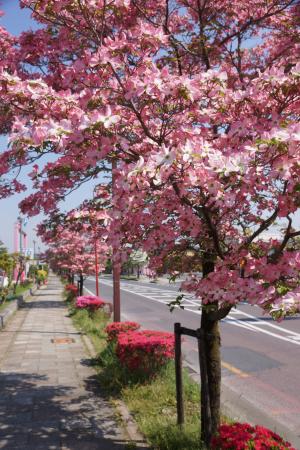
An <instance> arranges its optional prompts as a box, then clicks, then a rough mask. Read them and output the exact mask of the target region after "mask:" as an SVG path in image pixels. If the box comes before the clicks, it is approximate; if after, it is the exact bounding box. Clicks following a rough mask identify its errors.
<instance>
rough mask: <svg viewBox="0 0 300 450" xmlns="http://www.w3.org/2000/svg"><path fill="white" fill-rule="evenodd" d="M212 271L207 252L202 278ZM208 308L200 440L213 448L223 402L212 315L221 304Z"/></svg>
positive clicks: (204, 310)
mask: <svg viewBox="0 0 300 450" xmlns="http://www.w3.org/2000/svg"><path fill="white" fill-rule="evenodd" d="M213 270H214V262H213V261H212V260H210V259H209V258H207V257H205V255H204V258H203V263H202V271H203V277H206V276H207V275H208V274H209V273H210V272H212V271H213ZM209 309H210V310H208V308H206V307H205V305H203V307H202V314H201V345H202V346H203V349H202V358H205V363H204V364H203V363H202V365H201V367H200V370H201V379H202V380H203V379H207V383H208V392H204V393H203V394H204V395H203V396H202V395H201V439H202V441H203V442H204V443H205V445H206V447H207V448H210V441H211V438H212V436H213V435H214V434H216V432H217V430H218V428H219V425H220V403H221V355H220V331H219V320H215V319H214V318H213V317H212V316H213V315H214V314H213V313H214V311H216V310H217V309H218V304H217V303H216V304H214V303H212V304H210V305H209ZM200 361H201V359H200ZM201 389H202V387H201ZM207 398H208V401H207Z"/></svg>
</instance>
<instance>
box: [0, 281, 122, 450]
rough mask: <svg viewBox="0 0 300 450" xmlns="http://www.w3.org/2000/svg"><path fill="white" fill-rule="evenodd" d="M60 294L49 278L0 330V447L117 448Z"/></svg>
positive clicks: (117, 433)
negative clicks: (45, 284)
mask: <svg viewBox="0 0 300 450" xmlns="http://www.w3.org/2000/svg"><path fill="white" fill-rule="evenodd" d="M61 292H62V287H61V284H60V282H59V280H58V279H57V278H56V277H55V276H54V275H50V277H49V284H48V286H43V288H41V289H40V290H39V291H37V292H36V293H35V295H34V296H33V297H31V298H30V299H29V301H27V302H26V303H25V305H24V307H23V308H22V309H21V310H19V311H18V312H17V313H16V315H15V317H14V318H13V319H12V320H11V322H10V323H9V324H8V325H7V326H6V328H5V329H4V330H3V331H1V333H0V449H22V450H29V449H30V450H46V449H60V450H62V449H65V450H67V449H70V450H77V449H78V450H79V449H80V450H94V449H99V450H122V449H124V448H125V443H126V439H125V437H124V434H123V432H122V430H121V429H120V428H119V427H118V425H117V423H116V420H115V417H114V412H113V411H112V409H111V407H110V405H109V403H108V402H107V401H105V400H103V399H102V398H101V397H99V396H98V391H99V386H97V382H96V379H95V372H94V370H93V369H92V368H91V367H89V365H88V354H87V352H86V349H85V347H84V345H83V342H82V340H81V336H80V333H78V332H77V331H76V329H75V328H74V327H73V325H72V322H71V319H70V318H68V317H67V310H66V308H65V305H64V303H63V301H62V300H61ZM65 338H67V339H68V340H70V339H71V340H72V341H71V342H69V343H67V342H66V341H64V339H65Z"/></svg>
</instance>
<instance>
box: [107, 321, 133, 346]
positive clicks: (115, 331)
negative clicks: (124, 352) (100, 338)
mask: <svg viewBox="0 0 300 450" xmlns="http://www.w3.org/2000/svg"><path fill="white" fill-rule="evenodd" d="M139 328H141V325H140V324H139V323H137V322H112V323H110V324H108V325H107V327H106V328H105V332H106V333H107V340H108V342H114V341H116V340H117V338H118V336H119V334H120V333H127V332H128V331H136V330H138V329H139Z"/></svg>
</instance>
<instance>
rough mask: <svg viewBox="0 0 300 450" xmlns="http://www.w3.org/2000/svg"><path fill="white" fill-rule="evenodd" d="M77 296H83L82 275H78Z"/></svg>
mask: <svg viewBox="0 0 300 450" xmlns="http://www.w3.org/2000/svg"><path fill="white" fill-rule="evenodd" d="M79 295H80V296H81V295H83V275H82V274H80V275H79Z"/></svg>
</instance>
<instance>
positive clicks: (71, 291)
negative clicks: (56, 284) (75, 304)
mask: <svg viewBox="0 0 300 450" xmlns="http://www.w3.org/2000/svg"><path fill="white" fill-rule="evenodd" d="M65 290H66V291H67V292H68V294H69V295H70V296H71V297H73V298H74V297H76V295H77V292H78V288H77V286H76V285H75V284H67V285H66V286H65Z"/></svg>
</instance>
